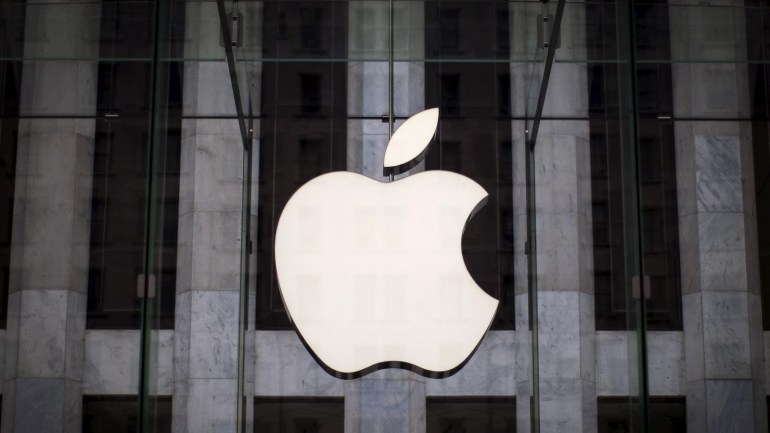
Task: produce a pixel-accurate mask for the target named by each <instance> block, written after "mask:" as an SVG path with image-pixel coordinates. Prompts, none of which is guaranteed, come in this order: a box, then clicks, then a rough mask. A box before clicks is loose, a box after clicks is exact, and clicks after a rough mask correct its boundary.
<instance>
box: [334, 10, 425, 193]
mask: <svg viewBox="0 0 770 433" xmlns="http://www.w3.org/2000/svg"><path fill="white" fill-rule="evenodd" d="M393 7H394V12H393V13H394V17H393V20H394V28H395V29H396V33H395V35H394V38H395V43H394V47H395V49H394V57H395V58H396V59H399V58H400V59H406V58H410V59H421V58H422V57H424V53H425V35H424V29H423V28H424V26H425V17H424V6H423V4H422V3H420V2H396V3H395V4H394V6H393ZM349 8H350V9H349V13H348V26H349V27H348V35H349V36H348V47H349V48H348V57H349V58H351V59H369V60H365V61H354V62H349V63H348V115H349V116H363V117H371V118H372V119H350V120H348V142H349V143H350V144H349V145H348V171H353V172H357V173H361V174H364V175H366V176H369V177H371V178H373V179H378V180H382V181H386V180H387V178H386V177H385V176H383V175H382V163H383V158H384V157H385V148H386V147H387V144H388V140H389V136H388V133H389V130H388V123H387V122H383V121H382V120H381V116H385V117H386V118H387V116H388V80H389V75H388V74H389V71H388V61H387V59H388V56H389V45H388V44H389V40H390V39H389V38H390V36H389V30H388V25H389V24H388V23H389V15H388V13H389V12H388V3H385V2H383V3H379V2H351V3H350V6H349ZM383 60H384V61H383ZM393 76H394V78H393V92H394V96H393V106H394V107H393V112H394V116H399V117H409V116H411V115H413V114H416V113H418V112H420V111H422V110H424V109H425V108H426V107H425V67H424V65H423V63H422V62H395V63H394V67H393ZM403 122H404V120H403V119H402V120H398V121H396V122H395V127H396V128H397V127H398V126H400V125H401V124H402V123H403ZM394 129H395V128H394ZM423 167H424V163H421V164H419V165H418V166H417V167H415V168H413V169H412V171H413V172H416V171H421V170H422V169H423ZM403 176H404V175H401V176H399V178H400V177H403Z"/></svg>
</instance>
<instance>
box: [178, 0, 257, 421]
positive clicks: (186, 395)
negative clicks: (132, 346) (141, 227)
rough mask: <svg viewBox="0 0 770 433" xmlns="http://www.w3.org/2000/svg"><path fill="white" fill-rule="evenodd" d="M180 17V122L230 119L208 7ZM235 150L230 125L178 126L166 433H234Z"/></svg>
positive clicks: (191, 6)
mask: <svg viewBox="0 0 770 433" xmlns="http://www.w3.org/2000/svg"><path fill="white" fill-rule="evenodd" d="M185 9H186V16H187V21H186V26H185V31H186V37H185V56H186V57H187V58H191V59H198V58H202V59H208V58H219V59H222V60H221V61H200V62H198V61H187V62H185V68H184V89H183V110H184V116H186V117H194V116H203V117H205V116H222V115H226V116H235V114H236V112H235V104H234V97H233V91H232V87H231V83H230V74H229V72H228V68H227V64H226V62H225V61H224V49H223V48H222V47H221V46H220V45H219V40H220V36H219V35H220V29H219V15H218V11H217V6H216V4H215V3H188V4H187V5H186V7H185ZM242 188H243V143H242V140H241V134H240V130H239V127H238V122H237V120H236V119H205V118H198V119H195V118H185V119H183V120H182V148H181V173H180V188H179V247H178V248H179V250H178V259H177V288H176V291H177V295H176V322H175V326H174V392H173V427H172V428H173V431H174V432H178V433H182V432H189V433H196V432H199V433H204V432H213V431H216V432H222V433H234V432H235V431H236V426H237V405H238V403H239V400H240V399H239V397H238V380H239V378H238V330H239V323H238V322H239V299H240V292H239V286H240V272H241V265H240V257H241V256H240V248H241V222H242V218H243V217H244V216H243V215H242V209H241V206H242V205H241V199H242V195H241V194H242Z"/></svg>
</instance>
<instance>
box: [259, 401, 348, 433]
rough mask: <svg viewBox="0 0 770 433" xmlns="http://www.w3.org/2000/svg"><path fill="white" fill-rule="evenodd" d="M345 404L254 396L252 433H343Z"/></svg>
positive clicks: (342, 402) (340, 402)
mask: <svg viewBox="0 0 770 433" xmlns="http://www.w3.org/2000/svg"><path fill="white" fill-rule="evenodd" d="M344 430H345V403H344V400H343V399H342V398H336V397H315V398H314V397H286V398H280V397H275V398H270V397H257V398H255V399H254V433H284V432H297V433H299V432H302V433H343V432H344Z"/></svg>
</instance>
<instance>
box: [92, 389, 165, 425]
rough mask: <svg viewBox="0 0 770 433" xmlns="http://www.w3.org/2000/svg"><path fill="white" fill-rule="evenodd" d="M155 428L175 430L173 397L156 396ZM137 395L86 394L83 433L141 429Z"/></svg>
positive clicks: (154, 402)
mask: <svg viewBox="0 0 770 433" xmlns="http://www.w3.org/2000/svg"><path fill="white" fill-rule="evenodd" d="M152 406H153V409H154V410H153V411H151V415H150V416H151V417H152V421H151V423H152V425H153V427H154V429H153V431H154V432H157V433H170V432H171V397H155V398H153V399H152ZM139 425H140V420H139V398H138V397H137V396H130V395H125V396H112V395H111V396H91V395H85V396H83V433H134V432H136V431H139Z"/></svg>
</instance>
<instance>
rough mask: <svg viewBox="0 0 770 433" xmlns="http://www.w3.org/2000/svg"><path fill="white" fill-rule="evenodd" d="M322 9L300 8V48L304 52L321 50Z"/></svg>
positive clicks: (315, 7)
mask: <svg viewBox="0 0 770 433" xmlns="http://www.w3.org/2000/svg"><path fill="white" fill-rule="evenodd" d="M323 15H324V8H323V7H317V6H312V7H301V8H300V10H299V17H300V24H299V25H300V28H299V29H300V30H299V31H300V40H301V41H302V48H303V49H306V50H318V49H321V48H323V36H324V34H323V22H324V21H323Z"/></svg>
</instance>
